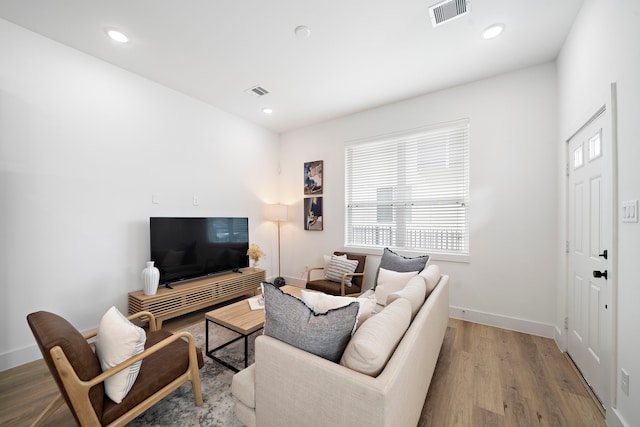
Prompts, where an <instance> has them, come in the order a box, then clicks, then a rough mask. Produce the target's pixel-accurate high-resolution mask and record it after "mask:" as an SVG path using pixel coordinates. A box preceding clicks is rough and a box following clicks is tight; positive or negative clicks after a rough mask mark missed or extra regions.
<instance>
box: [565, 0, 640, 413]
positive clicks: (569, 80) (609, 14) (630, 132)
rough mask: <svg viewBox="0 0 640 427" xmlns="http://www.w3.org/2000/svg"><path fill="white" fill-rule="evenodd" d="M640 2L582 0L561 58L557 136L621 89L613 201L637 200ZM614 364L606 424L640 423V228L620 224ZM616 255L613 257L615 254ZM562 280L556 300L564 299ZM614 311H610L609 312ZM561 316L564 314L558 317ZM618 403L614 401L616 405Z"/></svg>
mask: <svg viewBox="0 0 640 427" xmlns="http://www.w3.org/2000/svg"><path fill="white" fill-rule="evenodd" d="M638 40H640V2H638V1H637V0H586V1H585V3H584V6H583V8H582V10H581V12H580V14H579V16H578V18H577V19H576V21H575V23H574V26H573V29H572V31H571V33H570V35H569V38H568V39H567V41H566V43H565V45H564V47H563V49H562V52H561V55H560V57H559V59H558V81H559V84H558V86H559V129H560V138H562V139H567V138H568V137H569V136H570V135H571V133H572V132H573V131H575V130H576V129H577V127H578V126H580V124H581V123H582V122H584V121H585V120H586V119H587V118H588V117H589V116H590V115H591V114H593V112H595V111H596V109H597V108H598V107H600V106H601V105H603V104H604V103H605V102H607V101H608V96H609V95H608V94H609V86H610V83H611V82H617V88H618V105H617V107H618V155H617V162H618V174H617V179H618V198H619V200H620V201H623V200H637V199H640V168H639V167H638V163H639V162H640V120H639V118H640V79H639V77H638V76H640V49H639V48H638ZM618 227H619V234H618V239H619V242H618V246H617V248H613V255H614V257H616V256H617V259H618V274H617V277H615V279H617V284H618V297H617V301H614V304H616V303H617V307H614V308H615V309H616V310H617V315H618V317H617V319H616V321H617V325H618V326H617V329H615V330H614V332H613V333H614V334H617V343H618V346H617V348H614V352H617V359H615V365H614V369H615V372H614V375H613V377H614V380H615V387H614V391H615V396H614V404H613V406H614V407H615V409H614V410H610V411H607V422H608V423H609V425H628V426H637V425H640V391H639V390H640V388H639V387H638V384H640V340H639V339H638V338H639V334H638V325H639V324H640V311H639V310H638V303H639V302H640V285H639V282H640V280H639V278H640V263H638V259H639V258H640V224H637V223H635V224H628V223H622V222H620V221H619V220H618ZM561 233H564V230H563V231H562V232H561ZM616 252H617V253H616ZM564 286H565V285H564V283H562V282H559V286H558V289H559V300H562V299H564V298H566V295H565V294H566V290H565V287H564ZM614 312H615V311H614ZM560 315H562V313H560ZM621 368H622V369H625V370H626V371H627V372H628V373H629V374H630V386H629V389H630V394H629V396H627V395H625V394H624V393H622V391H621V389H620V381H619V375H620V369H621ZM616 399H617V403H616Z"/></svg>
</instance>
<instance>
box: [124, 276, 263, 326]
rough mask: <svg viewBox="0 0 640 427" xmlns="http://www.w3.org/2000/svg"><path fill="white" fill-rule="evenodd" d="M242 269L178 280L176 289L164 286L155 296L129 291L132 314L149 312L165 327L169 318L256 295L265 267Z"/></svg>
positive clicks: (174, 285)
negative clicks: (190, 279) (165, 322)
mask: <svg viewBox="0 0 640 427" xmlns="http://www.w3.org/2000/svg"><path fill="white" fill-rule="evenodd" d="M240 271H241V272H238V273H233V272H232V273H224V274H221V275H216V276H210V277H204V278H200V279H196V280H192V281H189V282H184V283H176V284H173V285H172V287H173V289H168V288H161V289H158V292H157V293H156V294H155V295H145V294H144V293H143V292H142V291H135V292H129V314H134V313H137V312H139V311H149V312H151V313H153V315H154V316H155V317H156V320H157V323H158V327H159V328H161V327H162V322H163V321H164V320H166V319H171V318H173V317H176V316H180V315H183V314H187V313H191V312H193V311H196V310H200V309H202V308H206V307H210V306H212V305H215V304H219V303H221V302H224V301H227V300H230V299H233V298H237V297H241V296H243V295H247V296H253V295H254V293H255V290H256V288H258V287H259V286H260V283H262V282H263V281H265V279H266V272H265V270H263V269H260V268H251V267H250V268H243V269H241V270H240Z"/></svg>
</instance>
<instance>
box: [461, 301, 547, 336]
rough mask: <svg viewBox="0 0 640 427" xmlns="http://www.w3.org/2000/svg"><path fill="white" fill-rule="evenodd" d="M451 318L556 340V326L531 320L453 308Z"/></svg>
mask: <svg viewBox="0 0 640 427" xmlns="http://www.w3.org/2000/svg"><path fill="white" fill-rule="evenodd" d="M449 317H453V318H454V319H460V320H466V321H468V322H473V323H480V324H482V325H488V326H494V327H496V328H502V329H509V330H511V331H516V332H524V333H526V334H531V335H536V336H539V337H544V338H551V339H554V338H555V333H554V332H555V329H556V328H555V326H553V325H547V324H544V323H539V322H533V321H531V320H524V319H517V318H514V317H507V316H502V315H499V314H492V313H484V312H481V311H475V310H469V309H466V308H461V307H452V306H450V307H449Z"/></svg>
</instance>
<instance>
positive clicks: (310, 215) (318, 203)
mask: <svg viewBox="0 0 640 427" xmlns="http://www.w3.org/2000/svg"><path fill="white" fill-rule="evenodd" d="M323 223H324V219H323V217H322V197H307V198H306V199H304V229H305V230H317V231H322V229H323Z"/></svg>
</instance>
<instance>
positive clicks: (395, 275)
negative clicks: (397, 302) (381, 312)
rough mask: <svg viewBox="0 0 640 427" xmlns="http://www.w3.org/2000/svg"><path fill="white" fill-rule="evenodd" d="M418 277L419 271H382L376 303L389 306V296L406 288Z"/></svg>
mask: <svg viewBox="0 0 640 427" xmlns="http://www.w3.org/2000/svg"><path fill="white" fill-rule="evenodd" d="M417 275H418V271H407V272H397V271H392V270H386V269H384V268H381V269H380V272H379V274H378V286H376V289H375V293H376V301H377V302H378V304H380V305H387V296H388V295H389V294H392V293H394V292H396V291H399V290H400V289H402V288H404V287H405V285H406V284H407V283H409V280H411V278H413V277H415V276H417Z"/></svg>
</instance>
